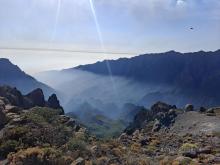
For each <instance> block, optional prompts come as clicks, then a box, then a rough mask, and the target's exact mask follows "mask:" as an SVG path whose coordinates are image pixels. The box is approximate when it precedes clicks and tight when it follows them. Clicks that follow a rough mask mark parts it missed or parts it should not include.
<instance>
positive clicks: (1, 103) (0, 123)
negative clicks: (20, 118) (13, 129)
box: [0, 98, 6, 128]
mask: <svg viewBox="0 0 220 165" xmlns="http://www.w3.org/2000/svg"><path fill="white" fill-rule="evenodd" d="M4 109H5V103H4V101H3V100H2V98H0V128H1V127H2V126H3V125H4V124H5V123H6V116H5V114H4V113H3V110H4Z"/></svg>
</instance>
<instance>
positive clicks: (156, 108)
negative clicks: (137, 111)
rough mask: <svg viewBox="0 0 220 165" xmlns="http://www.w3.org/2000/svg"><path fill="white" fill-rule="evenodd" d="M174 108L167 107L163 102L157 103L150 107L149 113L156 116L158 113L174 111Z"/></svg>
mask: <svg viewBox="0 0 220 165" xmlns="http://www.w3.org/2000/svg"><path fill="white" fill-rule="evenodd" d="M175 108H176V106H175V105H169V104H166V103H163V102H160V101H159V102H157V103H155V104H154V105H152V107H151V111H152V113H153V114H157V113H159V112H163V113H164V112H168V111H169V110H170V109H175Z"/></svg>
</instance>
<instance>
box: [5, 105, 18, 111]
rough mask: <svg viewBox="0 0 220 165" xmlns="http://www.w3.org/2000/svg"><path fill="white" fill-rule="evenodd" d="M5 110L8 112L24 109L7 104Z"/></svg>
mask: <svg viewBox="0 0 220 165" xmlns="http://www.w3.org/2000/svg"><path fill="white" fill-rule="evenodd" d="M5 110H6V111H7V113H19V112H20V111H21V110H22V109H21V108H19V107H17V106H12V105H6V107H5Z"/></svg>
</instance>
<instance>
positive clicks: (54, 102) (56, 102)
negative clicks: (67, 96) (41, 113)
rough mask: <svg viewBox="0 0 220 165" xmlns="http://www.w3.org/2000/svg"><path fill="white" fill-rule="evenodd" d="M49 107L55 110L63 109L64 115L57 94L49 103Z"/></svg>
mask: <svg viewBox="0 0 220 165" xmlns="http://www.w3.org/2000/svg"><path fill="white" fill-rule="evenodd" d="M47 106H48V107H50V108H53V109H61V110H62V114H64V111H63V107H61V105H60V102H59V100H58V99H57V96H56V95H55V94H52V95H51V96H50V97H49V99H48V101H47Z"/></svg>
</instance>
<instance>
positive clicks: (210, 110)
mask: <svg viewBox="0 0 220 165" xmlns="http://www.w3.org/2000/svg"><path fill="white" fill-rule="evenodd" d="M215 109H216V108H209V109H208V110H207V111H206V113H215Z"/></svg>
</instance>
